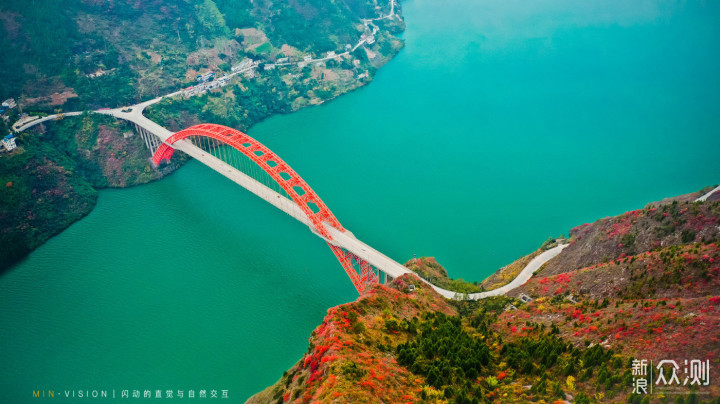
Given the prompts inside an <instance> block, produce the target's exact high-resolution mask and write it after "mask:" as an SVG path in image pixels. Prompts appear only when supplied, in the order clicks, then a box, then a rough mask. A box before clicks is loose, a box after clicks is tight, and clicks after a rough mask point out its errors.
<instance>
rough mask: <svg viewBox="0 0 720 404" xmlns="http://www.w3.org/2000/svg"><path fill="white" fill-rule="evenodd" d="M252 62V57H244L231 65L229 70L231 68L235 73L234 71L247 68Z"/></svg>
mask: <svg viewBox="0 0 720 404" xmlns="http://www.w3.org/2000/svg"><path fill="white" fill-rule="evenodd" d="M254 64H255V63H254V61H253V60H252V59H250V58H245V59H243V60H242V62H240V63H238V64H236V65H235V66H233V67H231V68H230V70H232V71H233V73H235V72H239V71H241V70H245V69H248V68H250V67H252V66H253V65H254Z"/></svg>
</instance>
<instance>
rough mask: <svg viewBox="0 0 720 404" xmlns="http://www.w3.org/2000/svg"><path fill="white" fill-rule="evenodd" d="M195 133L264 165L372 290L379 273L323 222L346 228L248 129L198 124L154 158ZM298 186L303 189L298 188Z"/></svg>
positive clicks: (359, 285)
mask: <svg viewBox="0 0 720 404" xmlns="http://www.w3.org/2000/svg"><path fill="white" fill-rule="evenodd" d="M191 136H202V137H208V138H213V139H216V140H219V141H220V142H222V143H224V144H227V145H228V146H231V147H233V148H234V149H236V150H238V151H240V152H241V153H243V154H244V155H245V156H247V157H248V158H250V159H251V160H252V161H253V162H254V163H255V164H257V165H258V166H259V167H260V168H262V169H263V171H265V172H266V173H268V175H270V177H271V178H272V179H273V180H274V181H275V182H277V183H278V184H279V185H280V186H281V187H282V189H283V190H284V191H285V192H286V193H287V194H288V195H289V196H290V197H291V198H292V200H293V201H294V202H295V203H296V204H297V205H298V207H299V208H300V209H301V210H302V211H303V213H304V214H305V216H307V218H308V219H309V220H310V222H311V223H312V226H313V228H314V229H315V231H317V232H318V233H319V234H320V235H322V236H323V237H324V238H325V239H326V240H327V242H328V245H329V246H330V249H331V250H332V252H333V253H334V254H335V257H337V259H338V261H340V264H341V265H342V266H343V269H345V272H346V273H347V275H348V276H349V277H350V280H351V281H352V283H353V285H354V286H355V289H357V291H358V293H360V294H362V293H364V292H365V291H366V290H368V287H369V286H370V285H371V284H373V283H379V281H380V280H379V277H378V275H377V274H376V272H375V270H374V269H373V268H372V266H371V265H370V264H369V263H368V262H366V261H365V260H363V259H362V258H360V257H358V256H356V255H354V254H352V253H350V252H348V251H345V250H344V249H342V248H340V247H337V246H335V245H333V244H331V243H330V241H329V240H332V236H331V235H330V233H329V232H328V231H327V229H326V228H325V226H324V225H323V222H326V223H328V224H329V225H330V226H332V227H334V228H335V229H337V230H340V231H343V232H344V231H345V229H344V228H343V227H342V225H341V224H340V222H339V221H338V220H337V218H335V215H333V213H332V212H331V211H330V209H329V208H328V207H327V206H326V205H325V203H324V202H323V201H322V200H321V199H320V197H319V196H317V194H316V193H315V192H314V191H313V190H312V189H311V188H310V186H309V185H308V184H307V183H306V182H305V181H304V180H303V179H302V178H301V177H300V175H298V173H296V172H295V170H293V169H292V168H290V166H289V165H288V164H287V163H285V161H283V160H282V159H281V158H280V157H279V156H278V155H277V154H275V153H273V151H272V150H270V149H268V148H267V147H265V146H264V145H263V144H262V143H260V142H258V141H257V140H255V139H253V138H251V137H250V136H248V135H246V134H245V133H242V132H240V131H238V130H235V129H232V128H228V127H226V126H222V125H215V124H201V125H195V126H192V127H190V128H187V129H185V130H182V131H180V132H177V133H175V134H173V135H172V136H170V137H169V138H168V139H167V140H166V141H165V143H163V144H162V145H161V146H160V147H159V148H158V149H157V151H156V152H155V154H154V155H153V162H154V163H155V164H160V163H161V162H163V161H164V160H170V158H172V155H173V152H174V151H175V149H174V148H173V147H172V146H171V145H172V144H174V143H175V142H177V141H179V140H183V139H186V138H188V137H191ZM298 188H299V189H300V190H301V191H302V193H301V192H299V191H298ZM309 204H314V205H315V206H316V207H317V208H318V209H319V210H318V211H317V212H315V211H313V209H311V208H310V205H309ZM353 261H354V262H355V263H357V265H358V266H359V267H360V273H358V271H357V270H356V268H355V265H354V264H353Z"/></svg>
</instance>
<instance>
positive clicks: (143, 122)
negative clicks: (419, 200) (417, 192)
mask: <svg viewBox="0 0 720 404" xmlns="http://www.w3.org/2000/svg"><path fill="white" fill-rule="evenodd" d="M158 101H160V99H159V98H158V99H154V100H150V101H146V102H144V103H142V104H138V105H135V106H133V107H132V112H129V113H128V112H122V109H120V108H118V109H112V110H102V111H97V112H99V113H105V114H108V115H112V116H114V117H116V118H120V119H124V120H127V121H130V122H133V123H135V124H137V125H139V126H141V127H143V128H144V129H146V130H148V131H150V132H151V133H153V134H154V135H155V136H157V137H158V138H160V139H161V140H162V141H163V142H164V141H165V140H167V138H169V137H170V136H172V134H173V132H171V131H169V130H167V129H165V128H164V127H162V126H160V125H158V124H157V123H155V122H153V121H151V120H150V119H148V118H146V117H145V116H144V115H143V114H142V111H143V109H144V108H145V107H146V106H148V105H150V104H153V103H155V102H158ZM172 146H173V147H174V148H175V149H176V150H180V151H182V152H184V153H186V154H188V155H189V156H191V157H192V158H194V159H195V160H198V161H200V162H201V163H203V164H205V165H206V166H208V167H210V168H212V169H213V170H215V171H216V172H218V173H220V174H222V175H223V176H225V177H227V178H228V179H230V180H231V181H233V182H235V183H236V184H238V185H240V186H241V187H243V188H245V189H247V190H248V191H250V192H252V193H254V194H255V195H257V196H258V197H260V198H262V199H263V200H265V201H266V202H268V203H270V204H271V205H273V206H275V207H276V208H278V209H280V210H281V211H283V212H285V213H286V214H288V215H289V216H291V217H293V218H294V219H296V220H298V221H299V222H301V223H303V224H304V225H306V226H308V228H310V230H311V231H313V233H315V234H316V235H317V236H318V237H320V238H322V239H324V240H325V241H327V242H329V243H330V244H333V245H335V246H337V247H341V248H343V249H345V250H347V251H349V252H351V253H353V254H355V255H356V256H358V257H360V258H362V259H364V260H365V261H367V262H368V263H370V264H371V265H372V266H374V267H375V268H377V269H378V270H380V271H382V272H384V273H385V274H386V275H389V276H391V277H392V278H393V279H394V278H398V277H400V276H402V275H404V274H408V273H412V274H414V272H413V271H411V270H410V269H408V268H407V267H405V266H404V265H402V264H400V263H398V262H397V261H395V260H393V259H391V258H390V257H388V256H387V255H385V254H383V253H381V252H379V251H377V250H376V249H374V248H372V247H370V246H369V245H367V244H365V243H364V242H362V241H361V240H359V239H357V238H356V237H355V236H354V235H353V233H352V232H350V231H348V230H346V231H344V232H343V231H340V230H338V229H336V228H334V227H332V226H330V225H329V224H328V223H324V225H325V228H326V229H327V230H328V232H329V233H330V236H331V237H332V240H328V239H326V238H325V237H323V236H322V235H320V234H318V233H317V232H315V231H314V229H313V226H312V223H310V221H309V220H308V218H307V216H305V214H304V213H303V211H302V210H301V209H300V207H299V206H297V205H296V204H295V203H293V202H292V201H290V200H289V199H287V198H286V197H284V196H283V195H281V194H279V193H277V192H275V191H274V190H273V189H271V188H269V187H267V186H265V185H264V184H262V183H260V182H258V181H256V180H255V179H254V178H252V177H250V176H248V175H246V174H245V173H243V172H242V171H240V170H238V169H236V168H235V167H233V166H231V165H229V164H227V163H225V162H224V161H222V160H220V159H218V158H216V157H215V156H213V155H212V154H210V153H208V152H206V151H204V150H202V149H200V148H199V147H197V146H195V145H193V144H192V143H190V142H188V141H186V140H179V141H177V142H175V143H174V144H173V145H172ZM566 246H567V245H561V246H558V247H555V248H553V249H551V250H548V251H545V252H543V253H542V254H540V255H539V256H537V257H535V258H534V259H533V260H532V261H531V262H530V263H529V264H528V265H527V266H526V267H525V269H523V271H522V272H521V273H520V274H519V275H518V277H517V278H515V279H514V280H513V281H512V282H510V283H509V284H507V285H505V286H502V287H500V288H498V289H494V290H491V291H486V292H479V293H472V294H469V295H468V296H467V298H468V299H472V300H477V299H482V298H485V297H488V296H497V295H501V294H504V293H507V292H508V291H510V290H512V289H514V288H516V287H518V286H520V285H522V284H523V283H525V282H526V281H527V280H528V279H530V277H531V276H532V274H533V272H535V271H536V270H537V269H538V268H540V266H542V264H544V263H545V262H547V261H548V260H550V259H551V258H553V257H555V256H556V255H558V254H559V253H560V252H561V251H562V249H563V248H565V247H566ZM421 279H422V278H421ZM423 282H425V283H427V284H428V285H430V286H432V288H433V289H435V291H437V292H438V293H439V294H441V295H442V296H444V297H446V298H449V299H452V298H457V297H459V295H458V293H456V292H454V291H450V290H447V289H443V288H440V287H438V286H435V285H433V284H431V283H430V282H428V281H426V280H424V279H423Z"/></svg>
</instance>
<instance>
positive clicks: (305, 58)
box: [303, 55, 312, 62]
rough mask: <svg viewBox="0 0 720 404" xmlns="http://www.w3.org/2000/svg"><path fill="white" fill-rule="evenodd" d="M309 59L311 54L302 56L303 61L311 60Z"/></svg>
mask: <svg viewBox="0 0 720 404" xmlns="http://www.w3.org/2000/svg"><path fill="white" fill-rule="evenodd" d="M311 60H312V56H310V55H307V56H305V57H304V58H303V61H304V62H309V61H311Z"/></svg>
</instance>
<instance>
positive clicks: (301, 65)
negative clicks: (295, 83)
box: [298, 62, 307, 69]
mask: <svg viewBox="0 0 720 404" xmlns="http://www.w3.org/2000/svg"><path fill="white" fill-rule="evenodd" d="M305 66H307V63H306V62H299V63H298V67H299V68H301V69H302V68H303V67H305Z"/></svg>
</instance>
